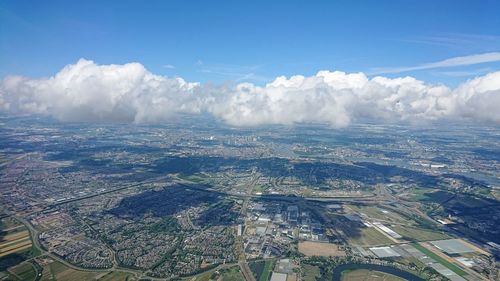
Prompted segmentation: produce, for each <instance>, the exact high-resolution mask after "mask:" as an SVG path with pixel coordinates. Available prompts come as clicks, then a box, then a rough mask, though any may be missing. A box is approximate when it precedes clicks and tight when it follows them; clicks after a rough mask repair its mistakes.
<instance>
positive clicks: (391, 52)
mask: <svg viewBox="0 0 500 281" xmlns="http://www.w3.org/2000/svg"><path fill="white" fill-rule="evenodd" d="M499 12H500V1H481V0H478V1H459V0H450V1H448V0H433V1H423V0H419V1H404V0H400V1H352V0H351V1H290V0H289V1H246V2H243V1H20V0H15V1H9V0H3V1H1V2H0V77H5V76H7V75H10V74H18V75H24V76H28V77H46V76H51V75H53V74H55V73H56V72H57V71H59V70H60V69H61V68H62V67H63V66H65V65H67V64H70V63H75V62H76V61H77V60H78V59H79V58H86V59H90V60H94V61H95V62H96V63H99V64H112V63H113V64H122V63H127V62H140V63H141V64H143V65H144V66H145V67H146V68H147V69H148V70H150V71H151V72H153V73H155V74H161V75H166V76H169V77H174V76H180V77H183V78H184V79H186V80H188V81H200V82H207V81H211V82H214V83H222V82H224V81H233V82H241V81H249V82H254V83H257V84H263V83H265V82H268V81H271V80H273V79H274V78H275V77H276V76H279V75H286V76H290V75H294V74H302V75H312V74H315V73H316V72H317V71H319V70H341V71H346V72H358V71H361V72H364V73H366V74H368V75H370V76H372V75H376V74H380V75H384V76H388V77H398V76H406V75H411V76H414V77H416V78H418V79H421V80H424V81H427V82H431V83H444V84H447V85H451V86H454V85H456V84H458V83H460V82H462V81H465V80H467V79H470V78H473V77H475V76H478V75H483V74H485V73H488V72H493V71H498V70H500V62H499V59H497V56H498V54H497V53H496V52H500V16H499ZM485 53H493V54H492V55H491V54H490V56H486V57H482V58H480V61H482V63H474V64H470V61H471V60H467V59H465V63H460V64H470V65H460V66H448V67H443V64H442V63H439V62H441V61H443V60H446V59H450V58H455V57H467V56H472V55H480V54H485ZM459 61H460V62H462V61H464V60H460V59H459ZM472 61H473V62H476V60H474V59H473V60H472ZM436 62H438V63H437V64H436ZM433 63H434V64H433ZM422 65H424V66H423V67H422ZM444 65H450V64H446V63H445V64H444ZM451 65H455V64H454V63H453V59H452V63H451Z"/></svg>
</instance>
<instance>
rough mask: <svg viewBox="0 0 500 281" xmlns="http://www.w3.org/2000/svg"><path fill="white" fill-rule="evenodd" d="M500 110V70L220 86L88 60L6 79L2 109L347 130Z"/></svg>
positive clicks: (65, 116) (495, 116)
mask: <svg viewBox="0 0 500 281" xmlns="http://www.w3.org/2000/svg"><path fill="white" fill-rule="evenodd" d="M498 108H500V72H493V73H490V74H487V75H485V76H481V77H478V78H475V79H473V80H470V81H467V82H465V83H463V84H462V85H460V86H459V87H457V88H456V89H449V88H448V87H445V86H442V85H429V84H426V83H424V82H422V81H419V80H416V79H415V78H412V77H402V78H395V79H390V78H386V77H382V76H379V77H374V78H372V79H369V78H368V77H367V76H366V75H365V74H363V73H350V74H348V73H344V72H340V71H335V72H330V71H320V72H318V73H317V74H316V75H313V76H308V77H305V76H301V75H297V76H292V77H290V78H287V77H284V76H281V77H277V78H276V79H275V80H274V81H272V82H271V83H268V84H266V85H265V86H256V85H254V84H251V83H240V84H237V85H234V86H213V85H203V84H199V83H188V82H186V81H184V80H183V79H181V78H167V77H165V76H159V75H155V74H152V73H151V72H149V71H147V70H146V69H145V68H144V67H143V66H142V65H141V64H139V63H129V64H125V65H97V64H95V63H94V62H92V61H88V60H84V59H81V60H79V61H78V62H77V63H76V64H73V65H68V66H66V67H65V68H63V69H62V70H61V71H60V72H58V73H57V74H56V75H55V76H53V77H51V78H48V79H29V78H25V77H19V76H10V77H7V78H5V79H3V80H2V81H1V82H0V109H1V110H3V111H8V112H28V113H38V114H46V115H50V116H54V117H56V118H58V119H60V120H65V121H120V122H161V121H164V120H168V119H169V118H171V117H172V116H173V115H175V114H176V113H193V114H197V113H201V112H206V113H210V114H212V115H214V116H215V117H216V118H219V119H222V120H224V121H225V122H226V123H228V124H232V125H238V126H256V125H262V124H293V123H296V122H327V123H329V124H331V126H333V127H344V126H347V125H349V124H350V123H351V122H352V121H355V120H361V119H365V118H369V119H374V120H379V121H380V122H398V121H410V122H414V121H425V120H437V119H440V120H441V119H462V118H467V119H472V120H477V121H492V122H496V123H500V111H499V110H498Z"/></svg>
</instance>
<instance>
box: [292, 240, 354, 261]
mask: <svg viewBox="0 0 500 281" xmlns="http://www.w3.org/2000/svg"><path fill="white" fill-rule="evenodd" d="M299 252H301V253H302V254H304V255H306V256H325V257H334V256H336V257H338V256H345V252H344V251H342V250H339V248H338V246H337V245H336V244H331V243H321V242H312V241H304V242H300V243H299Z"/></svg>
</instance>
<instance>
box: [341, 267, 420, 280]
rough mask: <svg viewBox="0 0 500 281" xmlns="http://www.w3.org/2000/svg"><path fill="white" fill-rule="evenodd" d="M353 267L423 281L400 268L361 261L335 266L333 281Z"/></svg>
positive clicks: (353, 268)
mask: <svg viewBox="0 0 500 281" xmlns="http://www.w3.org/2000/svg"><path fill="white" fill-rule="evenodd" d="M355 269H368V270H375V271H381V272H385V273H390V274H392V275H395V276H397V277H399V278H402V279H405V280H408V281H425V280H424V279H422V278H420V277H418V276H416V275H413V274H411V273H409V272H407V271H403V270H401V269H397V268H395V267H390V266H384V265H378V264H361V263H348V264H343V265H339V266H337V267H336V268H335V269H334V270H333V281H341V277H342V272H343V271H346V270H355Z"/></svg>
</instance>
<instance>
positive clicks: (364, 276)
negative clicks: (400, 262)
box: [342, 269, 404, 281]
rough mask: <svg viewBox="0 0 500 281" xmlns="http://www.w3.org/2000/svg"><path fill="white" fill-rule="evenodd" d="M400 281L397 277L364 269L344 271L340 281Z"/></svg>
mask: <svg viewBox="0 0 500 281" xmlns="http://www.w3.org/2000/svg"><path fill="white" fill-rule="evenodd" d="M358 280H365V281H402V280H404V279H401V278H399V277H397V276H394V275H392V274H388V273H385V272H380V271H373V270H366V269H356V270H350V271H345V272H343V273H342V281H358Z"/></svg>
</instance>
